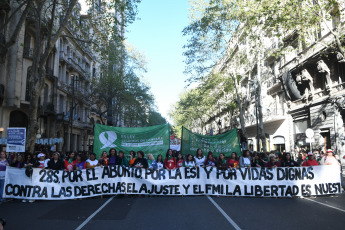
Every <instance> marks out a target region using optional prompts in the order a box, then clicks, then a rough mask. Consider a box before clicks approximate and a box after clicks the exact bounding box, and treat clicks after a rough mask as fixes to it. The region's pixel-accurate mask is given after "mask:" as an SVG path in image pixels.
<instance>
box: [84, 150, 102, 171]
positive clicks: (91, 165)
mask: <svg viewBox="0 0 345 230" xmlns="http://www.w3.org/2000/svg"><path fill="white" fill-rule="evenodd" d="M96 166H99V164H98V160H97V159H96V153H90V158H89V159H87V161H86V168H87V169H89V168H94V167H96Z"/></svg>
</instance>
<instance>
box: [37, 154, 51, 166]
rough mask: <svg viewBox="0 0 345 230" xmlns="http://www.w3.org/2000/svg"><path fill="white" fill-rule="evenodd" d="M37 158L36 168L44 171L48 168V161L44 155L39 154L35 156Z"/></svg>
mask: <svg viewBox="0 0 345 230" xmlns="http://www.w3.org/2000/svg"><path fill="white" fill-rule="evenodd" d="M37 158H38V163H39V165H38V168H41V169H45V168H48V162H49V159H46V155H45V154H44V153H39V154H38V155H37Z"/></svg>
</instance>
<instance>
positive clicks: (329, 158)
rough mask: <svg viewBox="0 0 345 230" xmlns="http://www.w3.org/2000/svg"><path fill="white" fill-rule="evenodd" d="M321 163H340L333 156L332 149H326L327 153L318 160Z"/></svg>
mask: <svg viewBox="0 0 345 230" xmlns="http://www.w3.org/2000/svg"><path fill="white" fill-rule="evenodd" d="M320 164H321V165H340V163H339V161H338V160H337V159H335V157H334V156H333V151H332V149H327V154H325V155H324V156H323V157H322V158H321V161H320Z"/></svg>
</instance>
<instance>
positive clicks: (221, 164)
mask: <svg viewBox="0 0 345 230" xmlns="http://www.w3.org/2000/svg"><path fill="white" fill-rule="evenodd" d="M228 167H229V166H228V162H227V160H226V158H225V155H224V153H220V154H219V158H218V161H217V169H218V170H226V169H228Z"/></svg>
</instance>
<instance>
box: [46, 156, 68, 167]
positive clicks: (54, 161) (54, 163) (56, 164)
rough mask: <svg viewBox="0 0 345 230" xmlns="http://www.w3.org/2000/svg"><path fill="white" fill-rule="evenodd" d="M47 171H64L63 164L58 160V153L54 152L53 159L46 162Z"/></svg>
mask: <svg viewBox="0 0 345 230" xmlns="http://www.w3.org/2000/svg"><path fill="white" fill-rule="evenodd" d="M48 169H50V170H64V169H65V164H64V162H62V160H60V153H58V152H55V153H54V154H53V159H52V160H50V161H49V162H48Z"/></svg>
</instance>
